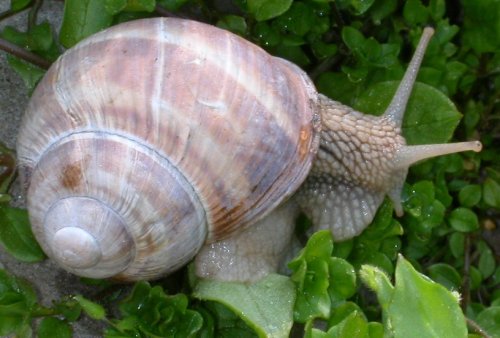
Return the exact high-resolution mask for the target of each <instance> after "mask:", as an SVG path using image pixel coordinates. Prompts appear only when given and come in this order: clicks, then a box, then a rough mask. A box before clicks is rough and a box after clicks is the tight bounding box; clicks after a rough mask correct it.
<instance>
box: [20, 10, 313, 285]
mask: <svg viewBox="0 0 500 338" xmlns="http://www.w3.org/2000/svg"><path fill="white" fill-rule="evenodd" d="M316 101H317V94H316V91H315V89H314V86H313V85H312V83H311V82H310V80H309V79H308V78H307V76H306V75H305V73H303V72H302V71H301V70H300V69H299V68H298V67H296V66H295V65H293V64H291V63H289V62H286V61H284V60H281V59H278V58H275V57H272V56H270V55H269V54H267V53H266V52H265V51H263V50H262V49H260V48H259V47H256V46H255V45H253V44H251V43H249V42H247V41H245V40H244V39H242V38H240V37H238V36H236V35H234V34H232V33H229V32H226V31H223V30H220V29H218V28H215V27H212V26H209V25H205V24H201V23H197V22H193V21H188V20H181V19H173V18H167V19H166V18H157V19H146V20H138V21H133V22H128V23H125V24H121V25H118V26H115V27H112V28H110V29H108V30H105V31H103V32H100V33H98V34H96V35H94V36H92V37H90V38H88V39H86V40H84V41H82V42H80V43H79V44H78V45H76V46H75V47H73V48H72V49H70V50H68V51H67V52H66V53H65V54H64V55H63V56H61V57H60V58H59V59H58V60H57V61H56V62H55V63H54V64H53V65H52V67H51V68H50V69H49V71H48V72H47V74H46V76H45V77H44V79H43V80H42V81H41V82H40V84H39V85H38V87H37V89H36V90H35V92H34V93H33V96H32V99H31V101H30V104H29V106H28V110H27V112H26V114H25V117H24V120H23V123H22V127H21V131H20V134H19V139H18V149H17V150H18V158H19V170H20V173H21V177H22V180H23V182H24V186H25V187H26V189H27V196H28V210H29V214H30V220H31V223H32V226H33V231H34V233H35V236H36V237H37V239H38V241H39V242H40V244H41V246H42V248H43V249H44V250H45V252H46V253H47V254H48V255H49V256H50V257H52V258H53V259H55V260H56V261H57V262H59V263H60V264H61V265H62V266H63V267H64V268H65V269H67V270H68V271H70V272H73V273H76V274H78V275H82V276H88V277H95V278H107V277H115V278H117V279H121V280H136V279H151V278H155V277H158V276H161V275H163V274H166V273H168V272H170V271H173V270H175V269H177V268H178V267H180V266H182V265H183V264H185V263H186V262H188V261H189V260H190V259H192V258H193V256H194V255H195V254H196V252H197V251H198V250H199V248H200V247H201V246H202V245H203V244H204V243H205V242H207V241H208V242H210V241H215V240H218V239H221V238H224V237H226V236H228V235H230V234H231V233H233V232H234V231H237V230H238V229H243V228H246V227H248V226H250V225H251V224H252V223H254V222H256V221H257V220H259V219H261V218H262V217H264V216H265V215H267V214H268V213H269V212H270V211H271V210H272V209H274V208H275V207H276V206H277V205H278V204H280V203H281V202H282V201H283V200H284V199H286V198H287V197H288V196H290V195H291V194H292V193H293V192H294V191H295V190H296V189H297V188H298V187H299V186H300V184H301V183H302V182H303V180H304V179H305V177H306V175H307V173H308V171H309V169H310V167H311V162H312V159H313V157H314V154H315V152H316V150H317V147H318V137H319V130H318V129H319V117H318V112H317V111H316V103H317V102H316Z"/></svg>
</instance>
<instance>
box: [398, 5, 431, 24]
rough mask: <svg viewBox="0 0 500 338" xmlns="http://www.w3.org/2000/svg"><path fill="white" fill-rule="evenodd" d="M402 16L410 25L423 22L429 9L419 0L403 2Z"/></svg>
mask: <svg viewBox="0 0 500 338" xmlns="http://www.w3.org/2000/svg"><path fill="white" fill-rule="evenodd" d="M403 16H404V18H405V20H406V21H408V22H409V23H410V24H411V25H419V24H425V23H427V21H428V17H429V11H428V10H427V8H426V7H425V6H424V5H423V4H422V2H420V0H408V1H406V2H405V6H404V9H403Z"/></svg>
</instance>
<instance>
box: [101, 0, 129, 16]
mask: <svg viewBox="0 0 500 338" xmlns="http://www.w3.org/2000/svg"><path fill="white" fill-rule="evenodd" d="M104 2H105V5H104V8H106V11H107V12H108V13H109V14H111V15H115V14H118V13H120V12H121V11H123V10H124V9H125V7H126V6H127V0H105V1H104Z"/></svg>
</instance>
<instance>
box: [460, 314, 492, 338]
mask: <svg viewBox="0 0 500 338" xmlns="http://www.w3.org/2000/svg"><path fill="white" fill-rule="evenodd" d="M465 320H466V321H467V325H469V326H470V327H471V328H473V329H474V331H475V332H476V333H478V334H479V335H480V336H481V337H483V338H493V337H491V336H490V335H489V334H488V333H487V332H486V331H484V330H483V328H482V327H481V326H479V325H478V324H477V323H476V322H475V321H473V320H472V319H470V318H467V317H466V318H465Z"/></svg>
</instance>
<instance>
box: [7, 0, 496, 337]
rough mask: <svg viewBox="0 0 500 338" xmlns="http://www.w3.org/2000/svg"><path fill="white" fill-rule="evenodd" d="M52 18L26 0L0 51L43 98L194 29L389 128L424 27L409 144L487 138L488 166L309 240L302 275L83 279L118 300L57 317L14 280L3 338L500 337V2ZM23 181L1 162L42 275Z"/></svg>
mask: <svg viewBox="0 0 500 338" xmlns="http://www.w3.org/2000/svg"><path fill="white" fill-rule="evenodd" d="M41 3H42V1H41V0H11V7H10V9H9V10H8V11H7V12H4V13H0V20H1V19H4V18H6V17H9V16H12V15H16V14H17V13H19V12H21V11H29V13H30V15H29V16H28V23H27V29H26V30H25V31H19V30H17V29H15V28H13V27H8V26H7V27H6V28H4V29H3V30H2V31H1V32H0V38H1V39H0V49H3V50H4V51H6V53H5V55H6V57H7V58H8V62H9V64H10V66H11V67H12V69H13V70H15V71H16V72H17V73H18V74H19V76H20V77H22V79H23V80H24V82H25V84H26V87H27V90H28V91H30V92H31V91H32V90H33V88H34V87H35V85H36V83H37V82H38V81H39V80H40V78H41V77H42V76H43V74H44V72H45V69H46V68H47V67H48V66H49V65H50V64H51V63H52V62H53V61H54V60H55V59H56V58H57V57H58V55H60V54H61V53H62V52H63V51H64V49H65V48H69V47H71V46H73V45H74V44H75V43H77V42H78V41H80V40H81V39H83V38H85V37H86V36H88V35H90V34H92V33H94V32H97V31H99V30H101V29H104V28H106V27H108V26H110V25H113V24H116V23H119V22H123V21H127V20H133V19H136V18H142V17H150V16H179V17H185V18H192V19H195V20H199V21H204V22H207V23H211V24H213V25H217V26H219V27H221V28H224V29H228V30H230V31H232V32H234V33H236V34H239V35H241V36H242V37H244V38H246V39H248V40H250V41H252V42H254V43H256V44H258V45H260V46H262V47H263V48H265V49H266V50H267V51H269V53H271V54H273V55H277V56H280V57H283V58H286V59H289V60H291V61H293V62H294V63H296V64H297V65H299V66H300V67H302V68H303V69H304V70H305V71H307V72H308V74H309V75H310V76H311V78H312V79H313V80H314V81H315V83H316V86H317V88H318V90H319V91H320V92H322V93H324V94H325V95H327V96H329V97H331V98H333V99H335V100H337V101H340V102H342V103H344V104H346V105H349V106H351V107H353V108H355V109H357V110H359V111H362V112H367V113H374V114H377V113H381V112H382V111H383V110H384V108H385V107H386V106H387V104H388V102H389V100H390V98H391V97H392V95H393V93H394V91H395V89H396V85H397V83H398V82H399V81H400V79H401V77H402V75H403V72H404V69H405V67H406V65H407V63H408V61H409V58H410V56H411V54H412V52H413V51H414V49H415V46H416V43H417V41H418V39H419V37H420V35H421V33H422V29H423V27H425V26H427V25H429V26H433V27H434V28H435V30H436V33H435V36H434V38H433V39H432V41H431V43H430V46H429V48H428V51H427V53H426V57H425V59H424V61H423V65H422V68H421V71H420V73H419V77H418V82H419V83H417V85H416V88H415V90H414V93H413V95H412V98H411V100H410V102H409V105H408V111H407V113H406V118H405V122H404V124H403V130H404V132H403V134H404V135H405V137H406V139H407V141H408V143H409V144H424V143H439V142H447V141H449V140H451V139H452V138H453V139H454V140H456V141H458V140H469V139H479V140H481V142H482V143H483V151H482V152H481V153H478V154H476V153H463V154H455V155H449V156H444V157H440V158H436V159H432V160H428V161H425V162H424V163H421V164H419V165H417V166H414V167H412V168H411V170H410V173H409V175H408V179H407V183H406V184H405V188H404V192H403V207H404V211H405V215H404V216H403V217H401V218H397V217H395V216H394V215H393V207H392V204H391V202H390V201H388V200H387V201H385V202H384V204H383V205H382V206H381V207H380V209H379V211H378V213H377V216H376V217H375V219H374V221H373V223H372V225H370V227H369V228H368V229H367V230H366V231H364V232H363V233H362V234H361V235H359V236H358V237H356V238H354V239H351V240H348V241H345V242H340V243H334V242H333V240H332V237H331V235H330V234H329V232H325V231H320V232H318V233H316V234H314V235H313V236H312V237H310V238H309V239H304V245H305V247H304V249H303V250H302V251H301V252H300V253H299V254H298V255H297V257H295V258H294V259H293V260H291V261H290V263H289V265H288V266H289V269H290V275H289V276H284V275H277V274H273V275H270V276H268V277H266V278H265V279H263V280H261V281H259V282H258V283H256V284H252V285H245V284H237V283H222V282H212V281H205V280H198V279H197V278H196V277H195V276H194V274H193V272H192V270H191V268H190V266H187V267H186V268H185V269H183V270H181V271H179V272H177V273H175V274H174V275H173V276H170V277H168V278H166V279H164V280H160V281H155V282H138V283H136V284H135V285H134V286H133V287H132V288H130V287H123V286H120V285H113V284H112V283H110V282H108V281H93V280H83V279H82V283H89V284H93V285H94V287H95V289H96V295H97V294H99V295H103V294H106V295H107V297H105V298H104V299H103V300H100V301H97V298H96V299H93V298H91V297H88V298H85V297H83V296H81V295H73V294H68V297H67V298H64V299H60V300H59V301H58V302H56V303H54V304H53V306H51V307H44V306H42V305H40V304H39V302H38V300H37V295H36V292H35V291H34V289H33V287H32V286H31V285H29V284H28V283H26V282H25V281H23V280H21V279H20V278H18V277H16V276H14V275H13V274H12V273H10V272H9V271H5V270H0V336H4V335H7V334H15V335H17V336H20V337H30V336H31V335H32V334H33V332H36V334H37V335H38V336H39V337H54V336H57V337H69V336H71V334H72V331H71V325H72V323H73V322H75V321H77V320H78V319H79V318H80V317H81V316H82V315H86V316H89V317H91V318H93V319H94V320H97V321H103V322H105V323H106V326H107V328H106V329H105V331H104V332H103V335H105V336H106V337H255V336H258V337H288V336H296V337H302V336H305V337H370V338H375V337H467V336H468V337H500V264H499V262H500V261H499V258H500V240H499V238H500V235H499V232H500V230H499V229H498V227H499V222H500V218H499V211H500V156H499V155H500V154H499V153H500V148H499V135H500V127H499V126H500V125H499V124H498V120H499V119H500V112H499V108H500V24H499V23H500V2H499V1H496V0H463V1H444V0H429V1H423V0H407V1H397V0H366V1H359V0H338V1H328V0H301V1H299V0H295V1H292V0H266V1H265V0H234V1H226V2H224V1H195V0H156V1H155V0H66V1H64V17H63V20H62V25H61V27H54V26H53V25H52V24H51V23H49V22H38V21H37V20H36V18H37V10H38V8H39V7H40V5H41ZM56 31H57V32H58V33H57V34H56V33H55V32H56ZM14 179H15V153H14V152H13V151H12V150H9V149H7V148H5V147H1V148H0V242H1V243H2V245H3V246H4V248H5V249H6V251H8V252H9V253H10V254H12V255H13V256H14V257H16V258H17V259H19V260H21V261H24V262H26V264H27V268H29V265H28V264H29V263H34V262H37V261H40V260H43V259H45V256H44V254H43V252H42V251H41V249H40V248H39V247H38V245H37V244H36V242H35V240H34V238H33V235H32V234H31V231H30V228H29V221H28V217H27V214H26V211H25V210H23V209H18V208H13V207H11V206H10V205H9V200H10V196H9V187H10V186H11V185H12V182H13V180H14ZM307 223H308V221H307V220H306V219H302V220H301V222H300V224H298V227H297V232H298V233H299V235H300V234H301V231H303V228H304V227H307ZM179 281H180V282H179ZM37 318H42V319H41V321H40V322H39V323H38V324H37V325H33V321H34V319H37Z"/></svg>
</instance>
